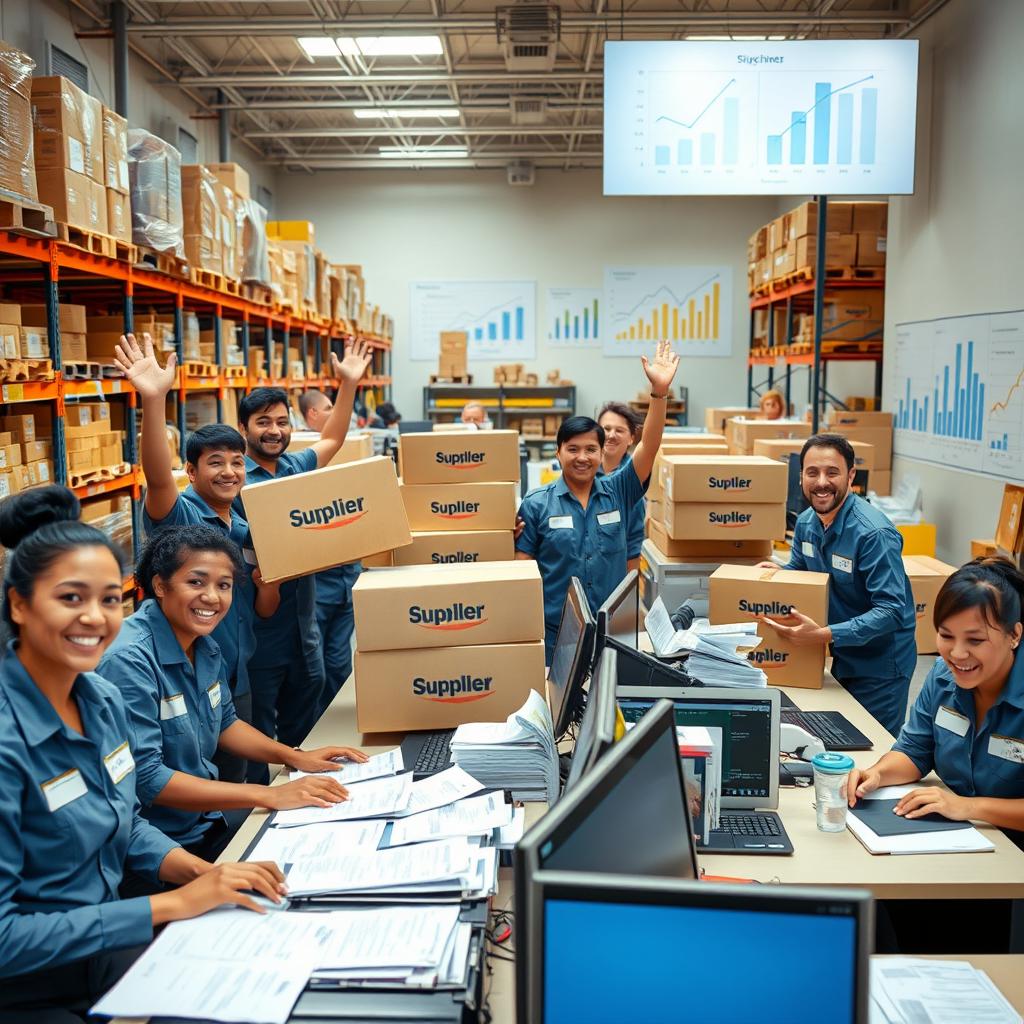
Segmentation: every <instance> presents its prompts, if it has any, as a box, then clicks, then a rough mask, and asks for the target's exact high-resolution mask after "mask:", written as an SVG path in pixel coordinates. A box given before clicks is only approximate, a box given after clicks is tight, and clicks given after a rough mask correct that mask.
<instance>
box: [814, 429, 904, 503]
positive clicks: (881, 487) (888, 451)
mask: <svg viewBox="0 0 1024 1024" xmlns="http://www.w3.org/2000/svg"><path fill="white" fill-rule="evenodd" d="M823 431H826V432H828V433H832V434H842V435H843V436H844V437H845V438H846V439H847V440H848V441H851V442H853V441H863V442H865V443H866V444H870V445H871V446H872V449H873V464H872V468H871V475H870V477H869V478H868V483H869V485H870V486H871V489H872V490H873V491H876V492H877V493H878V494H888V493H889V491H890V485H891V483H892V413H891V412H850V411H847V410H839V409H830V410H829V411H828V413H827V414H826V417H825V426H824V427H823Z"/></svg>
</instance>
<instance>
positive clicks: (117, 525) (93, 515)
mask: <svg viewBox="0 0 1024 1024" xmlns="http://www.w3.org/2000/svg"><path fill="white" fill-rule="evenodd" d="M132 520H133V516H132V499H131V495H130V494H115V495H113V496H112V497H109V498H93V499H91V500H89V501H83V502H82V522H83V523H88V524H89V525H90V526H95V527H96V529H97V530H101V531H102V532H103V533H105V534H106V535H107V536H108V537H109V538H110V539H111V540H112V541H113V542H114V543H115V544H117V545H118V546H119V547H120V548H121V550H122V551H124V552H130V551H131V550H132V533H133V525H132Z"/></svg>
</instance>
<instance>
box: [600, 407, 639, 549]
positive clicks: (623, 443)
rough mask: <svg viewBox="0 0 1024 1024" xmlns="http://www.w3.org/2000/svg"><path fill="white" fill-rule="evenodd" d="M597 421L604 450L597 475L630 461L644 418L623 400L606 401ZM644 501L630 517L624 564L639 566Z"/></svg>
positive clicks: (618, 468) (637, 504)
mask: <svg viewBox="0 0 1024 1024" xmlns="http://www.w3.org/2000/svg"><path fill="white" fill-rule="evenodd" d="M597 422H598V423H600V424H601V429H602V430H603V431H604V450H603V453H602V455H601V468H600V469H598V471H597V475H598V476H603V475H605V474H607V473H615V472H617V471H619V470H622V469H625V467H626V466H628V465H629V464H630V463H631V462H632V461H633V456H632V454H631V453H630V450H629V449H630V448H631V447H632V445H633V444H634V442H636V441H638V440H639V439H640V435H641V430H642V428H643V425H644V424H643V419H641V417H640V416H639V415H637V413H635V412H634V411H633V410H632V409H630V407H629V406H628V405H626V404H625V403H624V402H605V404H604V405H603V406H602V407H601V411H600V412H599V413H598V414H597ZM646 512H647V507H646V502H645V501H644V499H643V498H641V499H640V500H639V501H638V502H637V503H636V509H635V510H634V512H633V515H632V517H631V518H630V527H629V536H628V537H627V538H626V568H627V569H638V568H639V567H640V548H641V546H642V545H643V542H644V519H645V517H646Z"/></svg>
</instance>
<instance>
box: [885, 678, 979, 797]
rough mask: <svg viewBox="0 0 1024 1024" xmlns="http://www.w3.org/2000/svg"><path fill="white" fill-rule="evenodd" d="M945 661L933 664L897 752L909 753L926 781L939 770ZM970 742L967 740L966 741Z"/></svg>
mask: <svg viewBox="0 0 1024 1024" xmlns="http://www.w3.org/2000/svg"><path fill="white" fill-rule="evenodd" d="M940 664H941V662H939V661H937V662H936V663H935V664H934V665H932V668H931V671H930V672H929V673H928V677H927V678H926V679H925V681H924V685H923V686H922V687H921V692H920V693H919V694H918V695H917V700H915V701H914V706H913V707H912V708H911V709H910V714H909V715H908V716H907V720H906V722H905V723H904V724H903V728H902V729H900V734H899V736H897V737H896V742H895V743H894V744H893V745H892V749H893V750H898V751H899V752H900V753H901V754H906V756H907V757H909V758H910V760H911V761H913V762H914V764H915V765H916V766H917V769H918V771H919V772H920V773H921V777H922V778H924V776H925V775H927V774H928V773H929V772H930V771H931V770H932V769H933V768H934V767H935V713H936V711H938V704H939V699H940V698H939V694H940V689H941V688H940V686H939V683H938V681H937V674H938V671H939V666H940ZM965 742H966V740H965Z"/></svg>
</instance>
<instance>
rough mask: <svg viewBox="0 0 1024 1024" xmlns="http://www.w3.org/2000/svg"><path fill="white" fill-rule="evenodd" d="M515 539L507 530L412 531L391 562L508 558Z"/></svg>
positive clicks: (448, 562)
mask: <svg viewBox="0 0 1024 1024" xmlns="http://www.w3.org/2000/svg"><path fill="white" fill-rule="evenodd" d="M514 558H515V543H514V541H513V538H512V533H511V531H509V530H467V531H465V532H454V531H448V532H444V531H434V532H431V533H414V534H413V535H412V543H411V544H410V545H409V546H408V547H404V548H398V549H397V550H396V551H395V553H394V557H393V559H392V562H393V564H394V565H451V564H462V563H464V562H511V561H512V560H513V559H514Z"/></svg>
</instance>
